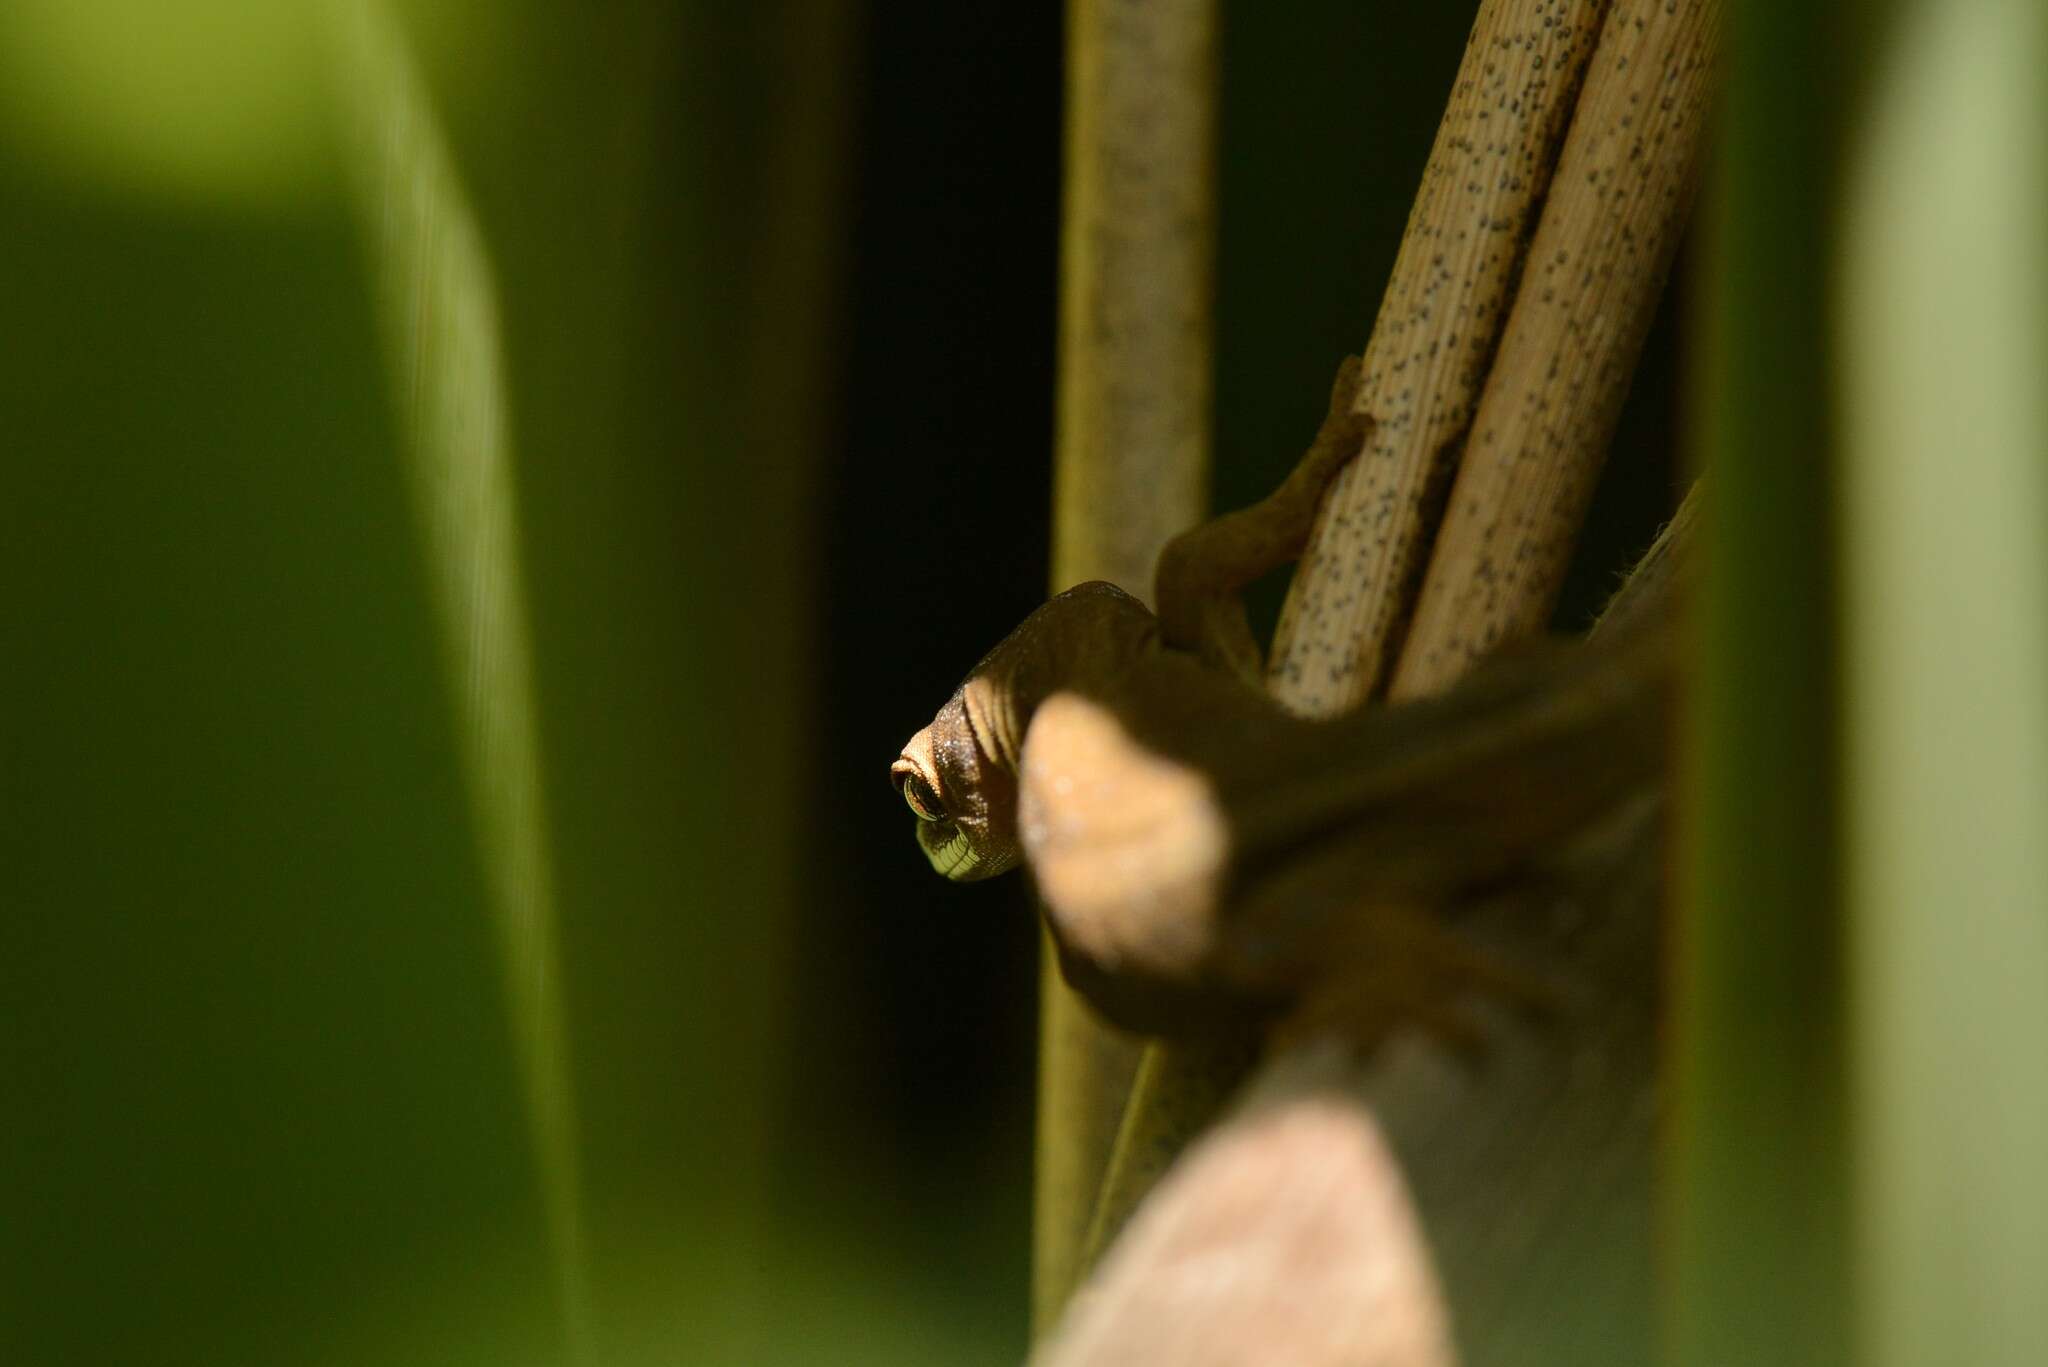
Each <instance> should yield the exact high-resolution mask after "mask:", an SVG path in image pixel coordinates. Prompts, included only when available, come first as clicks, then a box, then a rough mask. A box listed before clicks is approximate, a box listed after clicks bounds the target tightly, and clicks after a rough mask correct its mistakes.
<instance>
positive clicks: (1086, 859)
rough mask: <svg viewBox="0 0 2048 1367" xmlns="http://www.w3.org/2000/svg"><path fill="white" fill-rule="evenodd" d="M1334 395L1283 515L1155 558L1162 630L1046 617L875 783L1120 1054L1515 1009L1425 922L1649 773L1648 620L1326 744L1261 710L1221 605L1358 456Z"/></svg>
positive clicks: (1479, 963)
mask: <svg viewBox="0 0 2048 1367" xmlns="http://www.w3.org/2000/svg"><path fill="white" fill-rule="evenodd" d="M1355 375H1356V371H1355V363H1347V367H1346V369H1345V370H1344V371H1342V372H1340V375H1339V380H1338V385H1337V392H1336V394H1335V395H1334V396H1333V401H1332V405H1331V416H1330V418H1329V419H1328V420H1326V422H1325V424H1324V429H1323V432H1322V433H1321V434H1320V435H1319V436H1318V439H1317V442H1316V445H1315V446H1314V447H1313V448H1312V449H1311V451H1310V453H1309V455H1308V457H1307V458H1306V459H1305V460H1304V461H1303V462H1302V466H1301V468H1300V469H1298V470H1297V471H1296V473H1295V475H1294V476H1293V477H1292V478H1290V480H1289V481H1288V483H1287V484H1286V485H1285V486H1283V487H1282V488H1281V490H1280V491H1278V492H1277V493H1276V494H1275V495H1274V496H1273V497H1272V498H1269V499H1268V500H1267V501H1266V502H1265V503H1263V504H1260V505H1259V506H1258V507H1256V508H1253V509H1249V510H1246V511H1245V512H1242V513H1237V514H1233V515H1231V516H1230V517H1227V518H1224V519H1220V520H1219V521H1218V522H1216V523H1212V524H1210V525H1209V526H1208V527H1205V528H1201V529H1198V530H1197V531H1195V532H1193V533H1190V534H1188V535H1187V536H1185V537H1183V538H1181V539H1180V540H1179V541H1177V542H1176V543H1174V545H1173V546H1170V547H1169V548H1168V550H1167V552H1166V553H1165V554H1164V555H1162V557H1161V565H1160V577H1159V584H1158V594H1159V602H1160V605H1161V613H1160V616H1158V617H1155V616H1154V615H1153V614H1152V613H1151V612H1149V611H1148V610H1146V608H1145V607H1144V605H1143V604H1141V603H1139V602H1138V601H1137V600H1136V599H1135V598H1133V597H1131V596H1130V595H1129V594H1126V593H1124V592H1122V591H1121V590H1119V589H1117V588H1115V587H1113V586H1111V585H1109V584H1103V583H1091V584H1083V585H1081V586H1079V587H1077V588H1073V589H1069V590H1068V591H1067V592H1065V593H1063V594H1060V595H1059V596H1058V597H1056V598H1054V599H1052V600H1051V601H1050V602H1048V603H1046V604H1045V605H1044V606H1042V607H1041V608H1039V609H1038V610H1037V611H1036V612H1034V613H1032V614H1031V616H1030V617H1028V618H1026V619H1025V621H1024V622H1023V624H1022V625H1020V626H1019V627H1018V628H1017V629H1016V630H1015V631H1014V632H1013V633H1011V635H1010V636H1009V637H1007V638H1006V639H1005V640H1004V641H1003V642H1002V644H1000V645H999V646H997V647H996V649H995V650H993V651H992V652H990V653H989V655H988V656H987V657H986V658H984V659H983V660H982V662H981V663H980V664H979V665H978V666H976V668H975V669H974V671H973V672H972V673H970V674H969V675H968V677H967V679H966V681H965V682H963V683H962V684H961V686H960V687H959V689H957V690H956V691H955V692H954V694H953V696H952V698H950V699H949V700H948V701H947V703H946V704H945V706H944V707H942V708H941V709H940V710H939V713H938V715H937V716H936V717H935V718H934V719H933V722H932V724H931V725H930V726H928V727H926V728H925V729H924V730H922V731H920V732H919V733H918V734H917V735H916V736H914V737H913V738H912V739H911V741H910V742H909V744H907V745H906V746H905V747H904V749H903V752H902V754H901V756H900V757H899V758H898V760H897V761H896V764H895V766H894V767H893V769H892V771H891V776H892V780H893V781H894V782H895V783H897V784H898V785H899V786H900V787H901V788H902V789H903V791H904V795H905V797H906V799H907V800H908V801H909V803H910V805H911V807H912V809H913V810H914V811H916V812H917V814H918V816H919V818H920V822H919V828H918V838H919V842H920V844H921V845H922V846H923V848H924V850H925V852H926V854H927V855H928V856H929V857H930V859H931V861H932V864H933V867H934V868H936V869H937V870H938V871H939V872H940V873H942V874H944V875H946V876H947V877H950V878H955V879H971V878H982V877H988V876H992V875H994V874H997V873H1001V872H1003V871H1005V870H1007V869H1009V868H1011V867H1013V866H1015V865H1016V864H1017V863H1019V862H1020V861H1021V862H1025V863H1028V864H1029V866H1030V868H1031V870H1032V873H1033V876H1034V878H1035V879H1036V881H1037V884H1038V887H1039V891H1040V893H1041V895H1042V897H1043V899H1044V902H1045V906H1046V912H1047V917H1048V920H1049V922H1050V924H1051V928H1052V932H1053V936H1054V939H1055V941H1056V943H1057V944H1058V947H1059V950H1060V958H1061V963H1062V966H1063V968H1064V970H1065V971H1066V973H1067V976H1068V977H1069V979H1070V980H1071V981H1072V982H1073V983H1074V984H1075V986H1076V987H1077V988H1078V989H1079V990H1081V991H1082V992H1083V993H1084V995H1086V996H1087V997H1088V998H1089V999H1090V1000H1091V1001H1092V1002H1093V1003H1094V1004H1095V1005H1096V1006H1097V1007H1098V1009H1100V1010H1102V1011H1103V1012H1104V1013H1105V1014H1106V1015H1108V1016H1109V1017H1110V1018H1111V1019H1113V1020H1116V1021H1118V1022H1119V1023H1121V1024H1124V1025H1127V1026H1130V1027H1132V1028H1137V1029H1143V1030H1150V1031H1175V1030H1184V1029H1189V1028H1199V1027H1201V1026H1203V1025H1205V1024H1207V1023H1210V1022H1213V1021H1215V1020H1217V1019H1218V1018H1219V1017H1228V1016H1232V1015H1240V1014H1242V1013H1244V1012H1246V1011H1258V1010H1270V1009H1273V1008H1275V1007H1278V1006H1281V1005H1284V1004H1285V1003H1286V1002H1287V1001H1288V1000H1290V999H1291V998H1293V997H1295V996H1297V995H1299V994H1301V993H1302V992H1304V991H1308V990H1322V989H1334V990H1337V991H1340V992H1346V993H1348V994H1349V995H1350V996H1352V997H1354V998H1357V999H1360V1000H1363V1001H1366V1002H1368V1003H1369V1005H1370V1007H1371V1009H1372V1011H1374V1012H1375V1013H1378V1014H1384V1015H1386V1016H1388V1017H1403V1016H1420V1017H1422V1018H1425V1019H1430V1018H1440V1012H1441V1009H1442V1007H1443V1006H1444V1004H1445V999H1446V998H1447V997H1448V996H1450V995H1454V993H1455V990H1456V989H1457V988H1458V987H1460V986H1463V985H1471V984H1474V983H1475V982H1477V983H1478V984H1479V985H1482V986H1492V987H1495V988H1500V989H1503V990H1509V991H1512V990H1515V988H1514V984H1512V983H1511V982H1508V981H1506V975H1504V974H1501V973H1500V972H1499V971H1498V970H1495V969H1493V968H1491V967H1490V965H1489V963H1488V961H1487V960H1485V959H1484V958H1483V957H1481V956H1479V955H1477V954H1475V953H1473V952H1472V951H1470V950H1468V949H1467V948H1465V947H1464V946H1463V944H1462V942H1461V941H1460V940H1458V938H1457V937H1456V936H1455V935H1454V934H1453V933H1452V932H1451V931H1449V930H1448V929H1446V928H1444V927H1443V926H1442V924H1441V923H1440V922H1439V921H1438V920H1437V918H1436V916H1435V915H1434V913H1435V911H1436V910H1437V909H1439V908H1440V907H1441V906H1443V905H1444V904H1445V903H1447V902H1449V901H1452V900H1455V899H1456V898H1457V897H1459V896H1461V895H1463V894H1467V893H1469V892H1471V891H1472V890H1474V889H1476V888H1480V887H1483V886H1485V885H1487V884H1489V883H1492V882H1496V881H1498V880H1500V879H1501V878H1503V877H1504V876H1507V875H1510V874H1512V873H1514V872H1515V871H1516V870H1517V869H1518V868H1520V867H1523V866H1526V865H1528V864H1529V863H1531V862H1532V861H1533V860H1534V859H1536V858H1538V857H1539V856H1541V855H1542V854H1544V853H1545V852H1547V851H1549V850H1551V849H1554V848H1555V846H1556V845H1557V844H1558V843H1559V842H1560V841H1563V840H1565V839H1567V838H1569V837H1570V836H1571V835H1572V834H1573V833H1575V832H1577V831H1579V830H1581V829H1583V828H1584V827H1585V826H1587V825H1588V824H1589V823H1590V822H1591V821H1593V820H1594V819H1595V818H1597V817H1598V816H1600V815H1601V814H1602V813H1604V812H1606V811H1608V810H1610V809H1611V808H1613V807H1614V806H1615V805H1616V804H1617V803H1618V802H1619V801H1621V800H1622V799H1624V798H1626V797H1628V796H1630V795H1631V794H1633V793H1634V792H1636V791H1638V790H1640V789H1641V788H1642V787H1643V786H1645V785H1646V784H1647V783H1649V782H1650V781H1652V780H1653V779H1654V777H1655V776H1656V774H1657V772H1658V771H1659V770H1660V769H1661V765H1662V759H1663V752H1664V734H1663V733H1664V730H1665V726H1666V720H1667V713H1668V709H1669V703H1670V694H1671V688H1670V685H1671V672H1672V671H1671V659H1672V651H1671V649H1670V637H1671V630H1670V624H1669V622H1668V620H1666V619H1667V616H1668V614H1666V613H1663V612H1656V611H1652V612H1632V613H1630V614H1629V620H1628V622H1627V623H1625V624H1623V625H1621V626H1619V627H1618V628H1617V629H1616V630H1614V631H1612V632H1608V633H1603V634H1602V635H1601V636H1600V637H1599V638H1598V639H1597V640H1595V641H1593V642H1590V643H1583V644H1581V643H1571V644H1562V643H1555V642H1550V643H1539V644H1538V645H1535V646H1532V647H1530V648H1526V649H1522V650H1518V651H1516V652H1514V653H1513V654H1511V655H1509V656H1507V657H1505V658H1502V659H1499V660H1496V661H1492V662H1488V663H1486V664H1483V665H1481V666H1480V667H1479V669H1478V670H1476V671H1475V672H1474V674H1473V675H1472V676H1471V677H1470V679H1469V680H1468V681H1467V682H1466V683H1464V684H1463V685H1461V686H1460V687H1458V688H1456V689H1454V690H1453V691H1451V692H1450V693H1448V694H1445V695H1443V696H1441V697H1439V698H1436V699H1432V700H1429V701H1425V702H1420V703H1413V704H1407V705H1403V706H1400V707H1395V708H1389V709H1378V710H1369V711H1365V712H1360V713H1356V714H1353V715H1351V716H1348V717H1344V718H1339V719H1337V720H1334V721H1310V720H1306V719H1303V718H1299V717H1295V716H1292V715H1289V714H1288V713H1286V712H1284V711H1283V710H1281V709H1280V708H1279V707H1278V706H1277V705H1276V704H1274V703H1273V702H1272V701H1271V700H1270V699H1269V698H1268V697H1267V696H1266V695H1265V694H1264V693H1263V692H1262V691H1260V690H1259V689H1258V687H1257V686H1256V683H1255V682H1253V681H1254V680H1255V679H1256V677H1257V670H1256V661H1257V653H1256V648H1255V647H1253V646H1252V645H1251V644H1250V634H1249V631H1248V630H1246V629H1245V628H1244V625H1243V616H1242V609H1241V607H1240V606H1239V605H1238V603H1237V600H1236V598H1235V593H1236V590H1237V589H1238V587H1239V586H1241V585H1242V584H1243V583H1245V582H1248V581H1249V580H1250V579H1251V578H1254V577H1256V576H1257V575H1258V574H1259V573H1262V572H1263V571H1264V570H1265V569H1268V568H1271V567H1272V566H1273V565H1274V564H1276V563H1279V562H1281V561H1282V560H1284V559H1286V558H1291V557H1292V556H1293V555H1294V554H1296V553H1298V551H1299V548H1300V545H1301V542H1302V540H1304V539H1305V538H1306V535H1307V532H1308V525H1309V522H1310V520H1311V518H1312V516H1313V510H1314V505H1315V499H1316V497H1317V496H1318V495H1319V494H1320V492H1321V490H1322V488H1323V486H1324V485H1325V484H1326V483H1327V482H1328V480H1329V478H1330V476H1331V475H1332V474H1333V473H1334V471H1335V470H1336V469H1337V468H1338V467H1340V466H1341V464H1342V463H1343V461H1344V460H1345V459H1347V458H1348V457H1349V455H1350V454H1352V453H1354V452H1356V450H1357V449H1358V446H1357V441H1356V438H1357V435H1358V432H1357V427H1356V420H1355V419H1351V418H1350V415H1349V402H1348V400H1349V387H1350V386H1351V385H1352V384H1354V383H1355ZM1361 984H1366V985H1368V986H1365V987H1362V986H1361Z"/></svg>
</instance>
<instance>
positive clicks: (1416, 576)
mask: <svg viewBox="0 0 2048 1367" xmlns="http://www.w3.org/2000/svg"><path fill="white" fill-rule="evenodd" d="M1604 9H1605V5H1604V4H1602V3H1599V0H1496V2H1494V3H1487V4H1483V5H1482V6H1481V7H1480V10H1479V16H1478V18H1477V19H1476V20H1475V21H1474V23H1473V26H1472V36H1471V38H1470V40H1469V41H1468V42H1467V44H1466V47H1465V58H1464V62H1463V63H1462V65H1460V67H1459V68H1458V76H1457V81H1456V84H1455V85H1454V86H1453V88H1452V92H1451V99H1450V104H1449V106H1448V107H1447V108H1446V110H1445V111H1444V119H1443V123H1442V125H1441V126H1440V127H1439V128H1438V130H1437V137H1436V144H1435V146H1434V147H1433V148H1432V149H1431V152H1430V156H1429V162H1428V164H1427V166H1426V167H1425V168H1424V170H1423V176H1422V187H1421V189H1420V190H1419V192H1418V193H1417V195H1416V200H1415V208H1414V210H1413V211H1412V212H1411V213H1410V215H1409V219H1408V228H1407V231H1406V233H1405V234H1404V235H1403V237H1402V239H1401V247H1400V250H1399V252H1398V253H1397V254H1396V256H1395V259H1394V270H1393V275H1392V277H1391V278H1390V279H1389V280H1388V282H1387V292H1386V295H1385V297H1384V298H1383V299H1382V301H1381V303H1380V312H1379V318H1378V321H1377V322H1376V323H1375V324H1374V327H1373V333H1372V340H1371V342H1370V343H1369V344H1368V345H1367V347H1366V351H1365V383H1364V385H1363V386H1362V388H1361V389H1360V392H1359V402H1358V411H1359V412H1361V413H1363V414H1365V415H1366V416H1368V417H1370V418H1371V419H1372V420H1373V423H1372V428H1371V433H1370V435H1369V436H1368V438H1367V440H1366V445H1365V450H1364V452H1363V453H1362V454H1361V456H1360V458H1359V459H1358V460H1357V461H1356V462H1354V463H1353V464H1352V465H1351V466H1350V467H1349V468H1348V469H1346V470H1345V472H1344V474H1343V475H1342V476H1341V477H1339V479H1338V481H1337V484H1336V486H1335V487H1334V488H1333V489H1332V491H1331V493H1330V496H1329V497H1328V498H1327V499H1325V500H1324V502H1323V509H1322V514H1321V517H1320V519H1319V521H1318V525H1317V528H1316V532H1315V535H1314V537H1312V538H1311V540H1310V542H1309V548H1308V553H1307V554H1306V555H1305V556H1303V558H1302V562H1301V569H1300V571H1299V572H1298V573H1297V574H1296V575H1295V578H1294V586H1293V588H1292V589H1291V590H1290V591H1289V593H1288V596H1287V603H1286V606H1285V608H1284V609H1283V610H1282V612H1281V616H1280V627H1279V631H1278V633H1277V634H1276V636H1275V638H1274V643H1273V652H1272V661H1271V664H1270V666H1269V668H1268V671H1267V682H1268V684H1269V685H1270V686H1271V687H1272V689H1273V692H1274V694H1275V695H1276V696H1278V697H1279V698H1280V699H1281V700H1282V701H1283V702H1285V703H1286V705H1287V706H1289V707H1291V708H1293V709H1295V710H1296V711H1299V712H1302V713H1304V714H1306V715H1311V716H1334V715H1336V714H1338V713H1341V712H1344V711H1346V710H1348V709H1350V708H1352V707H1356V706H1357V705H1359V704H1360V703H1362V702H1364V701H1365V700H1366V699H1367V698H1369V697H1371V696H1372V694H1373V692H1374V690H1375V689H1377V688H1378V687H1379V685H1380V684H1381V683H1382V681H1383V680H1384V677H1385V675H1386V674H1387V672H1388V671H1389V669H1390V667H1391V665H1392V663H1393V652H1394V650H1395V649H1396V648H1397V647H1398V645H1399V643H1400V631H1401V628H1402V626H1403V624H1404V623H1405V621H1406V620H1407V614H1408V607H1409V604H1410V602H1411V601H1412V595H1413V592H1414V590H1415V588H1416V586H1417V585H1418V583H1419V582H1420V578H1421V574H1422V569H1423V556H1424V555H1425V553H1426V552H1427V550H1428V543H1429V539H1430V536H1431V534H1432V533H1433V531H1434V527H1435V521H1436V516H1437V513H1438V511H1439V510H1440V508H1441V506H1442V499H1443V495H1444V493H1445V492H1446V490H1447V489H1448V487H1449V481H1450V476H1451V472H1452V466H1453V463H1454V462H1455V460H1456V456H1457V451H1458V446H1459V444H1460V443H1461V442H1462V441H1463V439H1464V436H1465V433H1466V430H1467V429H1468V428H1469V427H1470V425H1471V421H1472V415H1473V411H1474V408H1475V406H1476V404H1477V402H1478V398H1479V393H1480V388H1481V386H1482V385H1483V384H1484V383H1485V380H1486V373H1487V368H1488V366H1489V364H1490V362H1491V361H1492V359H1493V353H1494V346H1495V343H1496V342H1497V340H1498V339H1499V334H1500V330H1501V326H1502V323H1503V321H1504V319H1505V317H1506V314H1507V308H1508V303H1509V300H1510V299H1511V297H1512V294H1513V290H1514V286H1515V281H1516V279H1517V277H1518V275H1519V273H1520V270H1521V264H1522V260H1523V255H1524V251H1525V249H1526V247H1527V244H1528V240H1529V234H1530V232H1531V231H1532V230H1533V228H1534V223H1535V216H1536V213H1537V210H1538V208H1539V206H1540V205H1541V204H1542V202H1543V196H1544V193H1545V191H1546V190H1548V189H1549V187H1550V183H1551V168H1552V167H1553V166H1554V165H1555V163H1556V157H1557V148H1558V143H1559V141H1560V140H1561V139H1562V138H1563V136H1564V130H1565V125H1566V123H1567V121H1568V120H1569V119H1570V117H1571V112H1572V105H1573V101H1574V100H1575V99H1576V98H1577V96H1578V92H1579V82H1580V78H1581V77H1582V76H1583V74H1584V72H1585V68H1586V62H1587V59H1588V58H1589V57H1590V56H1591V54H1592V51H1593V40H1594V37H1595V35H1596V33H1597V31H1598V29H1599V24H1600V18H1601V15H1602V12H1603V11H1604Z"/></svg>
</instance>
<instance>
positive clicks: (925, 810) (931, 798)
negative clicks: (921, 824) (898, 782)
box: [903, 774, 946, 821]
mask: <svg viewBox="0 0 2048 1367" xmlns="http://www.w3.org/2000/svg"><path fill="white" fill-rule="evenodd" d="M903 800H904V801H905V802H907V803H909V804H910V810H911V811H913V812H916V813H917V819H918V820H919V821H944V820H945V819H946V808H945V805H944V804H943V803H941V802H940V801H939V795H938V794H937V793H935V792H933V791H932V785H931V784H929V783H926V782H925V781H924V780H923V779H921V778H919V777H918V776H917V775H916V774H910V775H907V776H906V777H905V778H904V780H903Z"/></svg>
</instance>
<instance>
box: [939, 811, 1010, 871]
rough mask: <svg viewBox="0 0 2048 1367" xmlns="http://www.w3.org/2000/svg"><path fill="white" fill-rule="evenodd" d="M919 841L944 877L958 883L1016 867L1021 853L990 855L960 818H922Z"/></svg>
mask: <svg viewBox="0 0 2048 1367" xmlns="http://www.w3.org/2000/svg"><path fill="white" fill-rule="evenodd" d="M917 843H918V846H919V848H921V849H923V851H924V857H925V858H926V859H929V860H930V861H931V864H932V868H933V870H935V871H936V872H937V873H938V874H939V876H940V877H942V878H947V879H950V880H952V881H953V882H955V883H978V882H980V881H981V880H982V879H984V878H993V877H995V876H996V875H997V874H999V873H1007V872H1008V871H1009V870H1010V869H1012V868H1014V867H1016V864H1017V855H1016V854H1014V853H1009V854H1007V855H1005V854H1003V853H1000V852H999V853H998V854H997V855H996V856H995V857H990V856H989V855H988V854H987V853H985V852H984V851H982V850H980V849H977V848H976V847H975V844H974V842H973V841H972V840H970V839H969V838H968V835H967V832H966V831H965V830H963V829H961V827H960V825H959V823H958V822H954V821H930V822H920V823H919V824H918V827H917Z"/></svg>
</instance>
